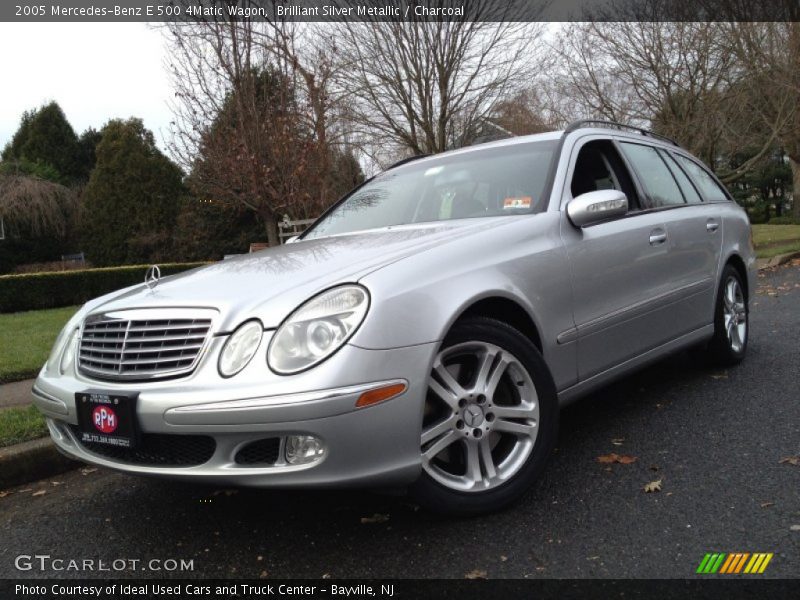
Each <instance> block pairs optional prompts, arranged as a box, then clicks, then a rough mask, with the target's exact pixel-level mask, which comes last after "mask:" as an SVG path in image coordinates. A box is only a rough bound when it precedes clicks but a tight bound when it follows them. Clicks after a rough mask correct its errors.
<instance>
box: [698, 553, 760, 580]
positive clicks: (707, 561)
mask: <svg viewBox="0 0 800 600" xmlns="http://www.w3.org/2000/svg"><path fill="white" fill-rule="evenodd" d="M773 556H774V555H773V553H772V552H755V553H752V554H751V553H749V552H732V553H730V554H726V553H725V552H714V553H711V552H709V553H708V554H706V555H705V556H704V557H703V560H702V561H700V566H698V567H697V571H696V572H697V573H699V574H701V575H713V574H714V573H720V574H725V575H736V574H740V573H747V574H756V573H763V572H764V571H765V570H766V569H767V565H768V564H769V561H771V560H772V557H773Z"/></svg>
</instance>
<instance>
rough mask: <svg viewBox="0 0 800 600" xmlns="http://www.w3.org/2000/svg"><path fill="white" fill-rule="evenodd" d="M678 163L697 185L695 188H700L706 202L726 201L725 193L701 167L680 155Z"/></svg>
mask: <svg viewBox="0 0 800 600" xmlns="http://www.w3.org/2000/svg"><path fill="white" fill-rule="evenodd" d="M678 161H679V162H680V164H681V166H682V167H683V168H684V169H686V172H687V173H689V176H690V177H691V178H692V180H693V181H694V182H695V183H696V184H697V187H699V188H700V191H701V192H702V193H703V196H705V199H706V201H707V202H722V201H723V200H727V199H728V196H727V194H726V193H725V191H724V190H723V189H722V188H721V187H720V186H719V184H718V183H717V182H716V180H715V179H714V178H713V177H712V176H711V175H709V174H708V172H707V171H706V170H705V169H704V168H703V167H701V166H700V165H698V164H697V163H696V162H694V161H693V160H691V159H688V158H686V157H685V156H681V155H680V154H679V155H678Z"/></svg>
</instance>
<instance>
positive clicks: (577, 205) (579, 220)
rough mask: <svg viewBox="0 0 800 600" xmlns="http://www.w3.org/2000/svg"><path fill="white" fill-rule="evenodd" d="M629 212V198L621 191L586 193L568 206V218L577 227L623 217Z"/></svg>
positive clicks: (571, 201)
mask: <svg viewBox="0 0 800 600" xmlns="http://www.w3.org/2000/svg"><path fill="white" fill-rule="evenodd" d="M627 212H628V197H627V196H625V194H624V193H622V192H620V191H619V190H597V191H596V192H586V193H585V194H581V195H580V196H578V197H577V198H573V199H572V200H570V202H569V204H567V216H568V217H569V220H570V221H572V224H573V225H575V227H586V226H587V225H592V224H593V223H597V222H599V221H604V220H606V219H611V218H614V217H621V216H623V215H624V214H625V213H627Z"/></svg>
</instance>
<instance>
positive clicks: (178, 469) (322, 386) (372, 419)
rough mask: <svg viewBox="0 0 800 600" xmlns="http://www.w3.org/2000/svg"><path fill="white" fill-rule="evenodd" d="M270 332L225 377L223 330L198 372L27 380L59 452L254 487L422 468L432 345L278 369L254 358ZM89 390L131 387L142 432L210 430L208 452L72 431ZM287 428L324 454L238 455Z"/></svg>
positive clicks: (397, 480) (360, 478) (374, 478)
mask: <svg viewBox="0 0 800 600" xmlns="http://www.w3.org/2000/svg"><path fill="white" fill-rule="evenodd" d="M267 337H268V335H265V340H264V342H262V348H261V350H260V351H259V353H258V354H257V355H256V357H254V359H253V360H252V361H251V363H250V364H249V365H248V366H247V367H246V368H245V370H244V371H242V373H240V374H239V375H237V376H235V377H233V378H231V379H223V378H221V377H219V375H217V374H216V362H217V358H218V352H219V350H220V349H221V346H222V343H223V342H224V339H223V338H217V339H215V340H214V341H213V342H212V344H211V347H210V348H209V351H208V352H207V353H206V355H205V356H204V357H203V359H202V360H201V363H200V365H199V366H198V369H197V370H196V371H195V373H193V374H192V375H190V376H189V377H186V378H182V379H176V380H169V381H162V382H146V383H124V384H123V383H119V382H113V383H112V382H101V381H95V380H90V379H87V378H85V377H83V376H82V375H81V374H80V373H78V372H70V373H67V374H65V375H58V374H53V373H49V372H48V371H47V369H43V370H42V373H41V374H40V375H39V377H38V378H37V380H36V383H35V385H34V389H33V399H34V404H35V405H36V406H37V407H38V408H39V409H40V410H41V411H42V412H43V413H44V414H45V416H46V417H47V421H48V427H49V429H50V433H51V437H52V438H53V441H54V442H55V444H56V446H57V447H58V449H59V450H60V451H61V452H63V453H64V454H67V455H68V456H70V457H73V458H77V459H78V460H81V461H84V462H87V463H92V464H96V465H101V466H105V467H110V468H114V469H118V470H121V471H126V472H130V473H136V474H143V475H157V476H165V477H171V478H182V479H191V480H196V481H201V482H214V483H226V484H232V485H252V486H259V487H344V486H383V485H400V484H405V483H410V482H412V481H414V480H415V479H416V478H417V477H418V476H419V473H420V427H421V423H422V410H423V406H424V398H425V394H426V389H427V374H428V373H429V372H430V366H431V363H432V360H433V356H434V352H435V346H436V345H435V344H423V345H419V346H409V347H404V348H395V349H389V350H365V349H362V348H358V347H356V346H352V345H346V346H345V347H343V348H342V349H341V350H340V351H339V352H338V353H337V354H336V355H335V356H334V357H332V358H331V359H329V360H328V361H326V362H325V363H323V364H322V365H319V366H318V367H316V368H315V369H312V370H310V371H308V372H306V373H300V374H297V375H292V376H285V377H284V376H279V375H275V374H273V373H271V372H270V371H269V369H268V368H267V367H266V364H265V363H264V362H261V361H262V360H264V359H265V357H263V356H262V355H263V353H264V352H265V348H266V347H267V345H268V339H266V338H267ZM259 363H260V364H259ZM398 381H402V382H404V383H406V384H407V386H408V388H407V390H406V391H405V392H404V393H403V394H402V395H400V396H397V397H395V398H392V399H390V400H386V401H384V402H381V403H379V404H375V405H372V406H368V407H364V408H356V406H355V404H356V401H357V400H358V398H359V397H360V395H361V393H363V392H364V391H366V390H369V389H374V388H375V387H379V386H381V385H385V384H388V383H391V382H398ZM89 389H94V390H102V391H117V392H122V391H125V392H138V393H139V397H138V401H137V408H136V412H137V420H138V424H139V428H140V430H141V432H142V433H143V434H157V435H163V434H167V435H170V436H197V435H201V436H209V437H211V438H213V440H214V443H215V444H214V449H213V454H211V456H210V458H209V459H208V460H205V461H204V462H202V464H196V465H192V466H162V465H157V464H134V463H132V462H129V461H127V460H126V459H125V458H119V457H109V456H108V455H105V454H101V453H98V452H95V451H93V449H92V447H91V445H89V444H83V443H82V442H80V441H79V439H78V436H77V434H76V430H75V426H77V423H78V420H77V414H76V408H75V393H76V392H84V391H87V390H89ZM288 435H312V436H315V437H316V438H318V439H319V440H321V441H322V443H323V445H324V448H325V452H324V454H323V455H322V457H321V458H320V459H319V460H317V461H316V462H313V463H309V464H304V465H289V464H286V462H285V461H284V460H282V458H279V459H278V460H277V461H276V462H275V463H274V464H271V465H243V464H240V463H239V462H237V461H236V457H237V453H238V452H239V451H240V450H241V449H242V448H243V447H244V446H245V445H247V444H248V443H251V442H253V441H256V440H262V439H266V438H277V439H280V440H283V441H285V439H286V436H288ZM282 452H283V446H281V453H282Z"/></svg>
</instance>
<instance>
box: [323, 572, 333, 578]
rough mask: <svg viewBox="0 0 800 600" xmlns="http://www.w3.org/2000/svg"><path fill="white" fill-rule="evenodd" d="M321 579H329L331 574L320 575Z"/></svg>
mask: <svg viewBox="0 0 800 600" xmlns="http://www.w3.org/2000/svg"><path fill="white" fill-rule="evenodd" d="M322 578H323V579H330V578H331V574H330V573H323V574H322Z"/></svg>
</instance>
